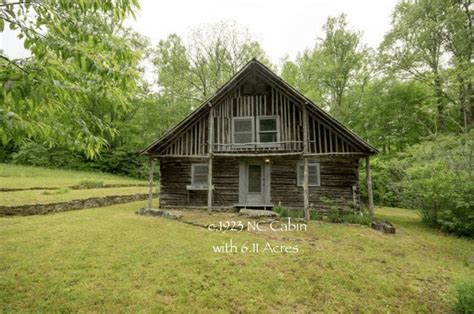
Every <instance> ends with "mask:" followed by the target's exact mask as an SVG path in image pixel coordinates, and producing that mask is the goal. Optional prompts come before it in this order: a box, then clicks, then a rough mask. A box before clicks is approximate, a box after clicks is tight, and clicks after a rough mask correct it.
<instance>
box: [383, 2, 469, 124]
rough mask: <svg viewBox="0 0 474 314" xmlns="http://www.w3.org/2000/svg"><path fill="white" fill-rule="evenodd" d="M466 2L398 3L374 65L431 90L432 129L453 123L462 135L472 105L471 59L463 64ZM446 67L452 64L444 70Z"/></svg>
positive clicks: (466, 53)
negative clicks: (432, 102)
mask: <svg viewBox="0 0 474 314" xmlns="http://www.w3.org/2000/svg"><path fill="white" fill-rule="evenodd" d="M470 3H471V2H470V1H464V0H462V1H456V0H450V1H442V0H434V1H432V0H421V1H400V2H399V3H398V4H397V6H396V8H395V12H394V14H393V20H392V29H391V30H390V32H389V33H388V34H386V36H385V39H384V42H383V44H382V45H381V47H380V48H381V49H380V61H381V64H382V65H384V66H385V67H386V69H387V70H388V71H391V72H392V73H394V74H396V75H399V76H401V77H409V78H412V79H414V80H417V81H418V82H420V83H422V84H424V85H426V86H428V87H430V88H431V89H432V96H433V98H434V99H435V103H436V107H435V108H436V111H435V112H436V128H437V130H441V131H446V130H449V129H452V128H453V127H454V126H455V125H456V123H457V124H458V126H460V129H464V132H467V131H468V129H469V128H470V127H472V125H473V123H474V120H473V117H474V116H473V109H474V107H473V106H474V105H473V104H472V101H471V103H470V101H469V99H472V97H473V90H472V78H473V74H474V73H473V69H472V63H471V62H472V61H468V60H472V54H473V44H472V42H473V41H472V36H473V35H472V10H471V9H470ZM413 30H416V35H415V34H414V33H413ZM446 60H450V62H449V63H448V62H446ZM448 64H451V66H452V67H451V68H449V69H448V68H447V65H448ZM452 87H455V88H452ZM458 112H461V115H459V114H458ZM460 129H458V130H460Z"/></svg>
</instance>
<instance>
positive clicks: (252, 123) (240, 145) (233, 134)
mask: <svg viewBox="0 0 474 314" xmlns="http://www.w3.org/2000/svg"><path fill="white" fill-rule="evenodd" d="M245 120H250V122H251V126H252V142H251V143H253V142H254V141H255V120H254V117H233V118H232V144H236V145H238V147H246V146H247V145H246V144H247V143H236V142H235V121H245ZM237 133H250V132H237ZM251 143H249V144H251Z"/></svg>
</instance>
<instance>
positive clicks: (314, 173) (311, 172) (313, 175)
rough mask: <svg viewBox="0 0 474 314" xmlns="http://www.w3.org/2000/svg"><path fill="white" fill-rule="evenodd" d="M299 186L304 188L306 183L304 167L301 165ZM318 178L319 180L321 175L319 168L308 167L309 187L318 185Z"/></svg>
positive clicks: (299, 167) (299, 168) (315, 166)
mask: <svg viewBox="0 0 474 314" xmlns="http://www.w3.org/2000/svg"><path fill="white" fill-rule="evenodd" d="M297 177H298V182H297V183H298V185H299V186H303V181H304V165H303V164H300V165H298V176H297ZM318 178H319V173H318V166H317V165H314V164H313V165H311V164H310V165H308V184H309V185H318V183H319V182H318V181H319V180H318Z"/></svg>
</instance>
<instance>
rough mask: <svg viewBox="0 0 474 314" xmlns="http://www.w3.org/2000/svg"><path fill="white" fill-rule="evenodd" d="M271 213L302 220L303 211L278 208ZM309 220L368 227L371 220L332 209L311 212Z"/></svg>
mask: <svg viewBox="0 0 474 314" xmlns="http://www.w3.org/2000/svg"><path fill="white" fill-rule="evenodd" d="M273 211H275V212H276V213H278V214H280V216H281V217H291V218H304V211H303V210H290V209H288V208H286V207H283V206H281V204H278V206H276V207H274V208H273ZM310 219H311V220H322V221H328V222H333V223H350V224H359V225H370V222H371V221H372V218H371V217H370V216H369V215H367V214H364V213H354V212H352V211H348V210H342V209H332V210H329V211H311V212H310Z"/></svg>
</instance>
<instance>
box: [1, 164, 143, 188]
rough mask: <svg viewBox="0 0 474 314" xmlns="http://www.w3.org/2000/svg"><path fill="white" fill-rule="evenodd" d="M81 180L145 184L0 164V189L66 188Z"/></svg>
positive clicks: (115, 178) (124, 179)
mask: <svg viewBox="0 0 474 314" xmlns="http://www.w3.org/2000/svg"><path fill="white" fill-rule="evenodd" d="M83 180H95V181H102V182H103V183H104V184H139V183H146V181H141V180H137V179H133V178H127V177H122V176H117V175H112V174H105V173H100V172H87V171H73V170H57V169H46V168H39V167H28V166H20V165H11V164H1V163H0V188H29V187H67V186H71V185H76V184H78V183H79V182H81V181H83Z"/></svg>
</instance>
